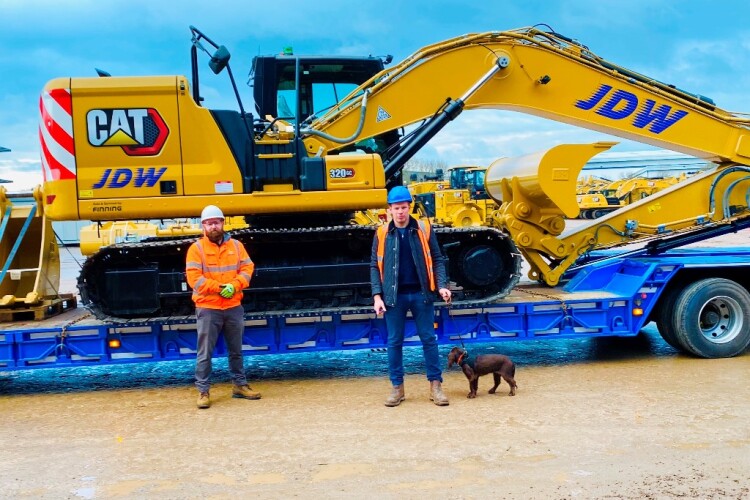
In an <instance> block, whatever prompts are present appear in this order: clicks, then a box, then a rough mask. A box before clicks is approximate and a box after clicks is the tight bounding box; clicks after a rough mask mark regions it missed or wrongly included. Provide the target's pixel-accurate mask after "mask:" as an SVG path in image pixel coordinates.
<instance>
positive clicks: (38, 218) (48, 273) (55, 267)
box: [0, 187, 60, 308]
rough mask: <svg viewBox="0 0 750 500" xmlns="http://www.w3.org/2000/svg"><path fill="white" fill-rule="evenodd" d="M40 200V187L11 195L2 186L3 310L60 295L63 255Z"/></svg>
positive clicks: (0, 278)
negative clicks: (61, 256) (61, 260)
mask: <svg viewBox="0 0 750 500" xmlns="http://www.w3.org/2000/svg"><path fill="white" fill-rule="evenodd" d="M40 199H41V198H40V192H39V188H37V190H36V191H35V192H34V193H23V194H8V193H6V191H5V188H3V187H0V265H1V266H2V269H0V308H7V307H13V306H14V305H15V306H16V307H17V306H18V305H20V304H26V305H34V304H37V303H39V302H41V301H43V300H44V299H45V298H48V297H54V296H57V295H58V289H59V288H60V252H59V248H58V246H57V242H56V241H55V238H54V232H53V230H52V223H51V221H49V220H48V219H47V218H46V217H45V216H44V213H43V211H42V210H41V203H39V200H40ZM19 303H20V304H19Z"/></svg>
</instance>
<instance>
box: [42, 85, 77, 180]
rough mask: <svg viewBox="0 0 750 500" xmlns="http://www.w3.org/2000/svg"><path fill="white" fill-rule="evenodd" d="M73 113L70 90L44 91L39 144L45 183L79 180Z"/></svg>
mask: <svg viewBox="0 0 750 500" xmlns="http://www.w3.org/2000/svg"><path fill="white" fill-rule="evenodd" d="M72 113H73V103H72V100H71V98H70V90H69V89H53V90H52V91H50V92H46V91H45V92H43V93H42V96H41V97H40V98H39V144H41V148H42V170H43V173H44V180H45V182H46V181H57V180H63V179H75V177H76V158H75V147H74V146H73V118H72Z"/></svg>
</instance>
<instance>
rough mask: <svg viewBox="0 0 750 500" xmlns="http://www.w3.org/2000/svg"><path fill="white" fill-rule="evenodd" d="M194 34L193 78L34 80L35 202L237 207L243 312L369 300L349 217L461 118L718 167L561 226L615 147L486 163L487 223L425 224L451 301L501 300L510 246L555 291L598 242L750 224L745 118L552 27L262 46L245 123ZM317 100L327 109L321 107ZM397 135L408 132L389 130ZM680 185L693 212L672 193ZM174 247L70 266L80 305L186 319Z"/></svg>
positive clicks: (73, 208)
mask: <svg viewBox="0 0 750 500" xmlns="http://www.w3.org/2000/svg"><path fill="white" fill-rule="evenodd" d="M192 32H193V58H192V59H193V84H192V86H191V85H190V84H189V83H188V81H187V79H186V78H184V77H181V76H172V77H113V78H98V79H96V78H59V79H56V80H53V81H51V82H49V83H48V84H47V85H46V86H45V88H44V91H43V94H42V100H41V106H40V109H41V112H42V121H41V124H42V125H41V133H40V137H41V139H42V151H43V165H44V169H45V184H44V191H43V196H42V197H41V198H40V202H41V203H42V204H43V207H44V210H45V213H46V214H48V216H49V217H50V218H53V219H55V220H78V219H91V220H95V221H108V220H118V219H119V220H122V219H134V218H143V219H149V218H157V219H158V218H175V217H189V216H194V215H195V214H197V213H198V212H199V211H200V209H201V207H202V206H204V205H206V204H209V203H211V204H217V205H219V206H220V207H221V208H222V209H223V210H224V212H225V213H227V214H229V215H245V216H247V218H248V222H249V223H250V225H251V228H250V229H246V230H242V231H237V232H236V233H235V236H236V237H237V238H239V239H241V240H242V241H243V242H245V244H246V245H247V246H248V248H249V250H250V253H251V254H252V255H253V257H254V260H255V261H256V265H257V267H256V276H255V277H254V279H253V287H251V289H250V290H248V291H246V295H245V301H244V304H245V307H246V309H247V310H248V311H254V312H259V311H260V312H262V311H269V310H281V311H286V312H288V313H289V314H294V313H296V312H299V311H302V310H314V311H322V312H325V311H331V310H335V309H336V308H338V307H345V306H355V305H362V304H367V303H369V301H370V291H369V260H370V251H371V242H372V237H373V234H374V227H373V226H369V225H367V226H362V225H352V224H350V223H349V221H350V220H351V217H352V213H353V212H355V211H358V210H368V209H372V208H379V207H381V208H382V207H384V206H385V195H386V191H387V189H388V187H389V186H392V185H395V184H400V183H401V175H400V173H401V169H402V168H403V166H404V164H405V163H406V162H407V161H408V160H409V159H410V158H411V157H413V155H414V154H416V153H417V152H418V151H419V150H420V149H421V148H422V147H423V146H424V145H425V144H426V143H427V142H428V141H429V140H430V139H431V138H432V137H434V136H435V135H436V134H437V133H439V132H440V131H441V130H443V128H444V127H445V125H447V124H448V123H449V122H450V121H452V120H454V119H455V118H456V117H457V116H459V115H460V114H461V112H462V111H464V110H472V109H487V108H494V109H506V110H513V111H519V112H524V113H529V114H534V115H537V116H541V117H544V118H548V119H553V120H557V121H562V122H565V123H568V124H572V125H576V126H581V127H585V128H590V129H594V130H598V131H603V132H608V133H611V134H612V135H616V136H621V137H624V138H628V139H632V140H635V141H640V142H643V143H646V144H650V145H654V146H659V147H665V148H668V149H672V150H675V151H679V152H682V153H687V154H690V155H693V156H697V157H700V158H703V159H706V160H707V161H711V162H714V163H715V164H716V165H717V167H716V169H714V170H713V171H711V172H708V173H705V174H703V175H698V176H695V177H694V178H691V179H689V180H687V181H685V182H683V183H680V185H677V186H672V187H671V188H668V189H665V190H663V191H660V192H659V193H657V194H655V195H653V196H650V197H648V198H646V199H644V200H641V201H639V202H636V203H634V204H633V205H630V206H629V207H628V209H627V210H620V211H617V212H613V213H612V214H609V215H607V216H605V217H602V218H601V219H598V220H597V221H596V222H595V223H592V225H585V226H583V227H580V228H577V229H576V230H575V231H574V232H573V233H571V234H569V235H565V236H563V234H562V233H563V230H564V227H565V222H564V218H565V217H575V216H576V215H577V214H578V210H579V209H578V206H577V204H576V197H575V189H576V179H577V178H578V174H579V172H580V170H581V168H582V166H583V165H584V164H585V163H586V162H587V161H588V160H589V159H590V158H591V157H592V156H593V155H595V154H597V153H598V152H599V151H602V150H606V149H608V148H609V147H611V145H612V144H613V143H598V144H593V145H570V147H568V146H565V145H564V146H560V147H557V148H553V149H552V150H550V151H547V152H542V153H539V154H535V155H529V156H527V157H524V158H521V159H517V158H509V159H501V160H498V161H496V162H494V163H493V164H492V165H491V166H490V167H489V168H488V169H487V171H486V173H485V176H486V179H485V186H486V191H487V194H489V196H490V197H491V198H492V199H493V200H495V201H496V202H497V203H498V204H500V208H499V209H498V210H495V211H494V212H493V221H494V223H495V224H496V227H460V228H459V227H453V228H440V227H437V228H436V234H437V235H438V238H439V240H440V243H441V245H442V247H443V249H444V251H445V253H446V254H447V256H448V258H449V262H450V266H449V275H450V279H451V281H452V287H453V290H454V293H455V296H456V300H457V302H458V305H459V306H462V305H467V306H469V305H472V304H483V303H488V302H492V301H496V300H498V299H499V298H501V297H503V296H506V295H507V294H508V293H510V291H511V290H512V289H513V287H514V286H515V285H516V283H517V281H518V279H519V270H520V262H521V259H520V257H519V252H520V253H521V254H523V256H524V257H525V258H526V260H527V261H528V262H529V264H530V265H531V272H530V274H529V277H530V278H531V279H533V280H535V281H538V282H541V283H545V284H547V285H549V286H555V285H557V284H558V283H560V280H561V279H562V276H563V274H564V273H565V272H566V271H568V270H570V269H571V267H572V266H574V264H575V263H576V261H578V259H585V258H586V257H587V256H588V255H590V254H591V252H592V251H594V250H596V249H598V248H600V247H608V246H617V245H623V244H627V243H631V242H633V241H635V240H637V239H639V238H643V237H649V238H651V237H658V236H663V235H665V234H667V233H669V234H672V233H677V232H683V231H688V230H690V229H692V228H695V227H703V226H706V225H707V224H720V223H721V224H724V223H725V222H724V221H734V220H735V219H742V218H744V217H746V215H747V210H746V208H747V203H746V200H745V198H744V194H743V193H742V190H743V189H745V188H746V187H747V184H748V181H746V180H745V177H744V176H745V175H746V172H747V171H748V167H746V166H744V164H745V163H747V162H748V159H750V131H748V128H747V124H748V119H747V118H745V117H742V116H739V115H735V114H732V113H730V112H727V111H724V110H722V109H720V108H718V107H717V106H716V105H715V104H714V103H713V102H712V101H710V100H709V99H707V98H704V97H702V96H699V95H695V94H691V93H688V92H685V91H682V90H680V89H679V88H675V87H674V86H671V85H667V84H664V83H661V82H659V81H657V80H654V79H653V78H648V77H646V76H643V75H640V74H638V73H635V72H633V71H631V70H628V69H626V68H622V67H619V66H617V65H615V64H612V63H610V62H608V61H606V60H604V59H602V58H601V57H599V56H597V55H595V54H594V53H593V52H591V51H590V50H589V49H588V48H587V47H585V46H584V45H582V44H580V43H577V42H575V41H573V40H571V39H569V38H567V37H565V36H562V35H560V34H558V33H554V32H548V31H542V30H539V29H537V28H524V29H519V30H513V31H502V32H487V33H477V34H471V35H466V36H461V37H456V38H454V39H451V40H446V41H444V42H440V43H437V44H434V45H430V46H427V47H424V48H422V49H420V50H419V51H417V52H416V53H414V54H413V55H411V56H409V57H408V58H406V59H405V60H404V61H402V62H401V63H398V64H396V65H395V66H393V67H390V68H387V69H383V68H384V66H383V61H382V60H380V59H378V58H364V59H362V58H359V59H357V58H353V59H349V60H344V59H343V58H338V59H336V58H334V59H316V58H305V57H301V56H300V57H298V56H273V57H258V58H256V59H255V62H254V72H253V76H252V79H253V82H254V95H255V102H256V113H257V114H255V115H254V114H251V113H247V112H245V111H244V108H243V106H242V103H241V101H240V100H239V99H238V105H239V111H225V110H209V109H206V108H204V107H203V106H202V105H201V103H202V101H201V96H200V87H199V85H198V70H197V63H196V59H197V51H198V50H199V49H201V48H203V47H202V45H203V44H206V43H208V44H211V45H212V46H214V47H215V48H216V50H215V51H214V52H213V54H212V55H211V61H210V67H211V68H212V70H213V71H214V72H215V73H218V72H220V71H221V70H223V69H226V70H227V72H228V74H229V76H230V79H231V80H232V82H234V79H233V77H232V73H231V71H230V68H229V66H228V65H227V63H228V60H229V54H228V51H227V50H226V49H225V48H224V47H221V46H217V45H216V44H215V43H213V42H211V41H210V40H209V39H208V38H207V37H205V35H203V34H202V33H200V32H199V31H198V30H196V29H193V30H192ZM352 68H357V71H354V69H352ZM342 81H345V82H349V83H350V86H351V87H352V88H353V89H352V90H351V92H349V93H348V94H346V93H344V92H342V93H339V92H337V88H338V87H337V86H338V83H340V82H342ZM362 81H364V83H362V84H361V85H359V82H362ZM234 88H235V93H236V94H237V96H239V92H237V91H236V86H234ZM289 89H294V92H293V93H291V94H284V93H285V92H287V91H288V90H289ZM321 89H323V90H322V92H319V90H321ZM282 95H283V96H284V97H293V100H292V104H291V111H292V112H293V113H294V116H293V117H291V116H280V112H279V109H278V107H277V103H278V102H279V97H280V96H282ZM321 96H322V97H323V98H324V97H327V98H328V100H329V101H330V104H331V107H330V108H329V109H327V110H326V109H325V106H323V107H321V106H319V105H318V97H321ZM286 100H287V102H288V101H289V99H286ZM321 110H322V111H321ZM407 126H412V127H413V128H412V129H410V131H409V132H408V133H402V132H403V131H404V130H406V129H405V127H407ZM685 196H687V197H689V199H690V200H691V203H690V204H686V203H684V202H682V203H680V202H677V201H675V200H679V199H681V198H682V197H685ZM646 204H648V205H646ZM695 207H701V209H700V210H699V212H700V213H694V212H695V211H696V209H695ZM498 227H499V228H503V229H502V230H500V229H497V228H498ZM188 244H189V240H169V241H152V242H142V243H138V244H119V245H114V246H110V247H106V248H103V249H102V250H100V251H99V252H97V254H95V255H94V256H92V257H90V258H89V259H88V260H87V262H86V264H85V265H84V269H83V271H82V274H81V277H80V279H79V287H80V289H81V293H82V296H83V298H84V300H85V301H87V302H88V303H89V305H90V307H91V308H92V309H93V310H94V311H96V312H97V313H99V314H103V315H112V316H139V315H140V316H144V315H169V314H177V313H180V312H185V311H189V310H191V309H192V304H191V303H190V291H189V289H188V287H187V284H186V282H185V280H184V274H183V263H184V258H183V257H184V253H185V250H186V248H187V246H188ZM133 283H138V286H137V287H134V286H133Z"/></svg>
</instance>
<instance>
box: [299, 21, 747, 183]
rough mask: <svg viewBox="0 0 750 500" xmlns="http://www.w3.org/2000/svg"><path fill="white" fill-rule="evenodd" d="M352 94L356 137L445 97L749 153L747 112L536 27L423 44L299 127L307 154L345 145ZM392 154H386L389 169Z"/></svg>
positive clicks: (742, 158) (466, 105) (728, 154)
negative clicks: (722, 106)
mask: <svg viewBox="0 0 750 500" xmlns="http://www.w3.org/2000/svg"><path fill="white" fill-rule="evenodd" d="M488 72H492V76H491V77H490V78H489V79H485V77H486V75H487V74H488ZM358 95H359V96H364V95H366V108H367V110H366V112H365V113H364V119H363V125H362V126H361V130H360V132H359V133H358V134H357V135H356V136H355V137H354V139H353V140H362V139H364V138H367V137H371V136H374V135H376V134H381V133H383V132H384V131H387V130H393V129H395V128H399V127H404V126H406V125H409V124H414V123H418V122H420V121H423V120H425V121H426V122H428V123H429V122H430V120H434V119H435V117H436V116H439V115H440V114H441V113H445V112H446V110H447V108H448V107H449V104H446V103H459V104H460V106H458V107H460V108H461V109H501V110H510V111H518V112H522V113H526V114H531V115H536V116H540V117H542V118H547V119H551V120H555V121H559V122H564V123H568V124H571V125H575V126H578V127H583V128H588V129H592V130H596V131H599V132H604V133H607V134H610V135H614V136H618V137H622V138H625V139H631V140H634V141H638V142H641V143H645V144H650V145H653V146H658V147H660V148H664V149H670V150H673V151H678V152H681V153H685V154H689V155H691V156H695V157H698V158H703V159H706V160H707V161H712V162H723V161H734V162H738V163H744V162H747V161H748V160H750V130H748V129H747V125H748V123H750V120H749V119H748V118H746V117H740V116H737V115H734V114H732V113H730V112H727V111H724V110H722V109H719V108H718V107H716V106H715V105H714V104H713V102H712V101H711V100H710V99H707V98H705V97H702V96H698V95H695V94H690V93H688V92H684V91H681V90H679V89H677V88H674V87H673V86H670V85H667V84H664V83H660V82H658V81H656V80H654V79H652V78H649V77H646V76H644V75H640V74H638V73H635V72H633V71H630V70H627V69H625V68H622V67H619V66H617V65H615V64H613V63H610V62H608V61H605V60H604V59H603V58H601V57H599V56H597V55H595V54H594V53H593V52H591V51H590V50H589V49H588V48H586V47H585V46H583V45H581V44H578V43H575V42H573V41H571V40H570V39H568V38H566V37H563V36H561V35H558V34H554V33H547V32H544V31H540V30H538V29H535V28H524V29H519V30H513V31H503V32H487V33H481V34H472V35H465V36H461V37H457V38H453V39H451V40H446V41H444V42H441V43H438V44H435V45H430V46H428V47H425V48H423V49H420V50H419V51H417V52H416V53H414V54H413V55H411V56H409V57H407V58H406V59H405V60H404V61H403V62H401V63H400V64H398V65H396V66H394V67H393V68H389V69H385V70H383V71H382V72H381V73H379V74H377V75H375V76H374V77H372V78H371V79H370V80H369V81H368V82H366V83H365V84H364V85H362V86H361V87H360V88H359V89H357V90H355V91H354V92H353V93H352V94H351V95H350V96H348V98H346V99H344V100H342V102H341V103H340V105H339V107H337V108H335V109H332V110H331V111H330V112H329V113H328V114H326V115H325V116H322V117H320V118H319V119H317V120H316V121H314V122H313V123H312V124H311V126H310V128H309V129H305V130H303V131H302V132H303V134H305V133H306V134H308V135H307V136H306V137H305V139H304V141H305V146H306V149H307V151H308V153H315V152H317V151H324V152H332V151H335V150H337V149H339V148H341V147H342V146H344V145H346V144H349V142H343V143H341V142H335V141H334V140H332V138H342V137H349V136H352V134H353V132H354V131H356V130H357V129H358V126H357V124H358V122H359V121H360V119H361V116H360V115H361V114H362V113H361V103H362V99H356V96H358ZM464 96H465V97H464ZM454 107H456V106H454ZM454 117H455V116H454ZM323 134H324V135H323ZM392 161H393V160H392V158H389V157H388V155H384V156H383V164H384V165H385V166H386V169H388V168H389V163H391V162H392Z"/></svg>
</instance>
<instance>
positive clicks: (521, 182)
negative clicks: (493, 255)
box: [485, 142, 617, 218]
mask: <svg viewBox="0 0 750 500" xmlns="http://www.w3.org/2000/svg"><path fill="white" fill-rule="evenodd" d="M615 144H617V143H616V142H595V143H592V144H561V145H559V146H554V147H552V148H550V149H547V150H544V151H540V152H537V153H532V154H529V155H526V156H520V157H515V158H501V159H499V160H496V161H494V162H493V163H492V164H491V165H490V166H489V168H487V173H486V177H485V187H486V189H487V194H489V195H490V196H491V197H492V198H493V199H494V200H495V201H497V202H498V203H501V204H502V203H504V202H508V203H510V202H512V201H513V198H522V199H524V200H525V201H527V202H528V203H530V204H531V205H533V207H535V208H537V209H539V211H540V212H544V213H546V214H547V215H549V214H550V213H553V212H557V211H558V210H559V212H560V213H562V214H564V215H565V216H566V217H568V218H573V217H576V216H577V215H578V212H579V209H578V203H577V201H576V186H577V180H578V175H579V174H580V173H581V170H583V167H584V166H585V165H586V162H588V161H589V160H590V159H591V158H592V157H593V156H594V155H596V154H598V153H601V152H603V151H606V150H608V149H609V148H611V147H612V146H614V145H615ZM511 185H512V186H513V188H514V189H518V191H519V192H517V193H515V194H514V193H513V192H512V191H513V190H512V189H511V188H510V186H511ZM503 186H506V187H505V188H504V187H503Z"/></svg>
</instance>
